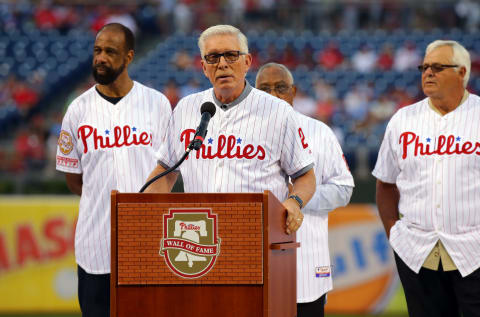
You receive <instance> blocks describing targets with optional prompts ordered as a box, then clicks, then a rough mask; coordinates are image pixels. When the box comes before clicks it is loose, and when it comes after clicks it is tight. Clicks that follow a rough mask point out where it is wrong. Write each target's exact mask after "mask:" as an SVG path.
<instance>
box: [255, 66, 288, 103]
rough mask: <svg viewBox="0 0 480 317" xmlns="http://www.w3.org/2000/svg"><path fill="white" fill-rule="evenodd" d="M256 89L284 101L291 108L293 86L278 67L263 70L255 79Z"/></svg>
mask: <svg viewBox="0 0 480 317" xmlns="http://www.w3.org/2000/svg"><path fill="white" fill-rule="evenodd" d="M256 88H257V89H260V90H263V91H265V92H268V93H269V94H271V95H273V96H275V97H278V98H280V99H283V100H285V101H286V102H288V103H289V104H290V105H292V106H293V98H295V92H296V89H295V86H293V84H292V82H291V80H290V78H289V77H288V75H287V74H286V73H285V71H284V70H283V69H281V68H279V67H275V66H271V67H267V68H265V69H264V70H263V71H262V72H261V73H260V74H259V75H258V78H257V82H256Z"/></svg>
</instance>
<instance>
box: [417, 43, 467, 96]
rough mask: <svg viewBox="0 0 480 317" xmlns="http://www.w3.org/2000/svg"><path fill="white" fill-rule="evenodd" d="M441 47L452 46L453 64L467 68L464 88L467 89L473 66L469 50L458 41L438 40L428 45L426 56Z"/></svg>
mask: <svg viewBox="0 0 480 317" xmlns="http://www.w3.org/2000/svg"><path fill="white" fill-rule="evenodd" d="M440 46H450V47H451V48H452V50H453V57H452V63H454V64H456V65H460V66H463V67H465V69H466V72H465V77H463V87H464V88H467V84H468V79H469V78H470V68H471V64H472V63H471V61H470V53H468V51H467V49H466V48H465V47H463V46H462V45H461V44H460V43H458V42H457V41H443V40H436V41H433V42H432V43H430V44H428V46H427V49H426V50H425V55H427V54H428V53H430V52H431V51H433V50H434V49H436V48H438V47H440Z"/></svg>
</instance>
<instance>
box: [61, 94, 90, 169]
mask: <svg viewBox="0 0 480 317" xmlns="http://www.w3.org/2000/svg"><path fill="white" fill-rule="evenodd" d="M76 109H77V107H76V102H75V101H74V102H73V103H72V104H71V105H70V106H69V107H68V109H67V112H66V113H65V116H64V118H63V121H62V130H61V131H60V136H59V138H58V142H57V156H56V169H57V170H59V171H62V172H66V173H75V174H81V173H82V172H83V170H82V165H81V156H82V154H81V152H79V150H78V148H77V141H78V135H77V132H76V131H77V126H78V121H79V118H78V112H77V111H75V110H76Z"/></svg>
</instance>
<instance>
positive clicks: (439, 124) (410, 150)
mask: <svg viewBox="0 0 480 317" xmlns="http://www.w3.org/2000/svg"><path fill="white" fill-rule="evenodd" d="M479 122H480V98H479V97H478V96H476V95H473V94H470V95H469V96H468V98H467V99H466V100H465V102H463V103H462V104H461V105H460V106H458V107H457V108H456V109H455V110H454V111H451V112H449V113H447V114H446V115H444V116H441V115H439V114H438V113H437V112H435V111H434V110H433V109H432V108H431V107H430V105H429V104H428V98H426V99H424V100H422V101H420V102H418V103H415V104H413V105H411V106H408V107H405V108H402V109H400V110H399V111H398V112H397V113H396V114H395V115H394V116H393V117H392V119H391V120H390V122H389V124H388V126H387V130H386V133H385V137H384V139H383V142H382V146H381V148H380V152H379V154H378V160H377V164H376V166H375V169H374V171H373V175H374V176H375V177H376V178H378V179H379V180H381V181H382V182H385V183H395V184H396V185H397V187H398V190H399V192H400V202H399V211H400V213H401V214H402V215H403V217H402V218H401V219H400V220H399V221H397V222H396V223H395V225H394V226H393V227H392V229H391V231H390V244H391V245H392V247H393V249H394V250H395V252H396V253H397V254H398V255H399V256H400V257H401V258H402V260H403V261H404V262H405V263H406V264H407V265H408V266H409V267H410V268H411V269H412V270H413V271H415V272H418V271H419V270H420V267H421V266H422V265H423V263H424V261H425V259H426V257H427V256H428V254H429V252H430V251H431V250H432V248H433V247H434V245H435V243H436V242H437V241H438V239H440V240H441V241H442V243H443V245H444V246H445V249H446V250H447V252H448V254H449V255H450V256H451V257H452V259H453V261H454V263H455V265H456V266H457V268H458V270H459V271H460V273H461V274H462V276H466V275H468V274H470V273H471V272H473V271H474V270H476V269H477V268H478V267H480V124H479Z"/></svg>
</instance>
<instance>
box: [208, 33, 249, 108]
mask: <svg viewBox="0 0 480 317" xmlns="http://www.w3.org/2000/svg"><path fill="white" fill-rule="evenodd" d="M229 51H240V52H241V53H246V52H242V51H241V49H240V44H239V42H238V39H237V37H236V36H234V35H213V36H210V37H208V38H207V39H206V40H205V47H204V52H203V54H204V55H208V54H223V53H225V52H229ZM251 63H252V57H251V56H250V55H249V54H245V55H240V56H239V58H238V60H236V61H233V62H228V61H227V60H225V57H224V56H222V57H220V60H219V61H218V63H214V64H208V63H207V62H206V61H205V60H204V59H203V56H202V67H203V72H204V74H205V76H207V78H208V79H209V80H210V82H211V83H212V85H213V87H214V88H215V90H216V91H222V94H223V95H225V94H228V95H231V96H233V97H234V98H237V97H238V96H239V95H240V94H241V93H242V91H243V88H244V82H245V76H246V74H247V71H248V69H249V68H250V65H251Z"/></svg>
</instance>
